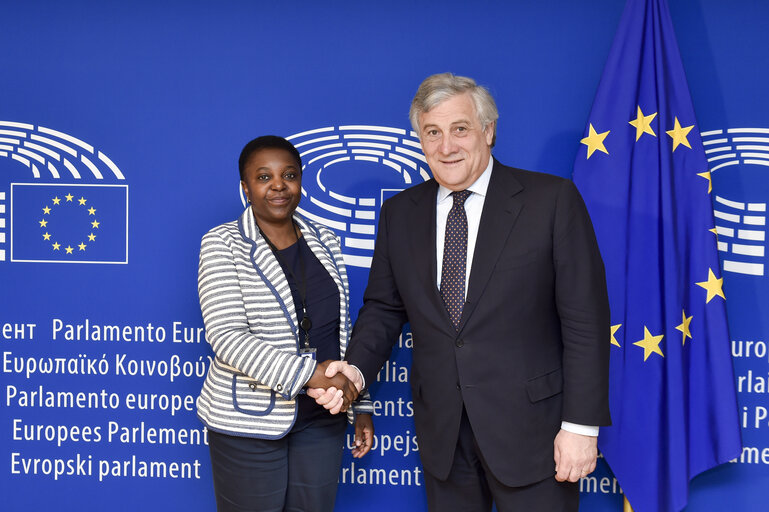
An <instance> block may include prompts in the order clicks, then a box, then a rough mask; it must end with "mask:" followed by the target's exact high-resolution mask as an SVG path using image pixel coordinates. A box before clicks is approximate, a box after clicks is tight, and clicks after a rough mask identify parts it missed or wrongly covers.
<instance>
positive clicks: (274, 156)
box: [240, 148, 302, 224]
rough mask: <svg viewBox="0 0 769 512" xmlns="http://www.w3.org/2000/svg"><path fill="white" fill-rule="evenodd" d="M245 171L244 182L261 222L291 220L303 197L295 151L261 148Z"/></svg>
mask: <svg viewBox="0 0 769 512" xmlns="http://www.w3.org/2000/svg"><path fill="white" fill-rule="evenodd" d="M243 171H244V172H243V180H242V181H241V182H240V184H241V185H242V186H243V191H244V192H245V194H246V197H247V198H248V200H249V201H250V202H251V209H252V210H253V212H254V217H256V220H257V222H263V223H272V224H281V223H283V222H286V221H289V222H290V220H291V216H292V215H293V214H294V210H296V207H297V205H298V204H299V199H301V197H302V170H301V169H300V168H299V167H298V164H297V161H296V160H295V159H294V157H293V156H292V155H291V153H289V152H288V151H286V150H285V149H277V148H266V149H260V150H258V151H256V152H255V153H253V154H252V155H251V157H250V158H249V159H248V163H246V165H245V167H244V169H243Z"/></svg>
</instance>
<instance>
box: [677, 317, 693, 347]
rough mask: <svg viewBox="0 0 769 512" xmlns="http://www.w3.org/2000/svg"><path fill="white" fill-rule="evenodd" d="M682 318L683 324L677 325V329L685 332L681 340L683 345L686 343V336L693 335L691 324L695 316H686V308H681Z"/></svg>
mask: <svg viewBox="0 0 769 512" xmlns="http://www.w3.org/2000/svg"><path fill="white" fill-rule="evenodd" d="M681 318H682V320H683V321H682V322H681V325H677V326H676V330H678V331H681V332H682V333H683V340H681V344H682V345H686V338H691V337H692V332H691V331H690V330H689V324H690V323H692V318H694V317H693V316H690V317H687V316H686V310H683V309H682V310H681Z"/></svg>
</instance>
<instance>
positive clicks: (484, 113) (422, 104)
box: [409, 73, 499, 147]
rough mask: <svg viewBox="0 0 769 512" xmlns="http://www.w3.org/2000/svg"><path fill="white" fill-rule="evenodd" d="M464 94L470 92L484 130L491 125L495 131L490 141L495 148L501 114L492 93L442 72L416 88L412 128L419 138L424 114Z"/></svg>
mask: <svg viewBox="0 0 769 512" xmlns="http://www.w3.org/2000/svg"><path fill="white" fill-rule="evenodd" d="M464 93H469V94H470V97H471V98H472V99H473V104H474V105H475V113H476V114H478V119H479V120H480V122H481V128H482V129H484V130H485V129H486V127H487V126H489V125H491V129H492V130H494V133H493V137H492V139H491V147H494V143H495V142H496V140H497V119H499V112H498V111H497V104H496V103H494V98H492V97H491V94H490V93H489V91H488V90H487V89H486V88H485V87H483V86H481V85H478V84H476V83H475V80H473V79H472V78H468V77H466V76H456V75H454V74H453V73H439V74H437V75H432V76H428V77H427V78H425V80H424V81H423V82H422V83H421V84H420V85H419V89H417V93H416V95H414V99H413V100H412V101H411V108H410V109H409V120H410V121H411V127H412V128H413V129H414V131H415V132H416V133H417V136H419V135H421V133H420V131H419V116H420V115H421V114H424V113H425V112H429V111H430V110H432V109H433V108H435V107H436V106H438V105H439V104H440V103H442V102H444V101H446V100H447V99H449V98H451V97H452V96H456V95H457V94H464Z"/></svg>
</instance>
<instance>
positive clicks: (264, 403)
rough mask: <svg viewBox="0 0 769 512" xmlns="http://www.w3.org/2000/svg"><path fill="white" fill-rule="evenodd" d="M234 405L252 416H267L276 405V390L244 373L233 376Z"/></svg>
mask: <svg viewBox="0 0 769 512" xmlns="http://www.w3.org/2000/svg"><path fill="white" fill-rule="evenodd" d="M232 405H233V407H234V408H235V410H236V411H238V412H240V413H243V414H249V415H251V416H265V415H267V414H269V413H270V412H271V411H272V409H273V408H274V407H275V391H273V390H272V389H271V388H269V387H267V386H265V385H262V384H259V383H258V382H257V381H255V380H253V379H251V378H248V377H245V376H243V375H233V376H232Z"/></svg>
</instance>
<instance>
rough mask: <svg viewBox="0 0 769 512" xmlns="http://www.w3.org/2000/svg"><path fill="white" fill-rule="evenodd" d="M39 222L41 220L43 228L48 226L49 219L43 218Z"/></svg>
mask: <svg viewBox="0 0 769 512" xmlns="http://www.w3.org/2000/svg"><path fill="white" fill-rule="evenodd" d="M39 222H40V227H41V228H44V227H46V226H47V225H48V221H47V220H45V219H43V220H41V221H39Z"/></svg>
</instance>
